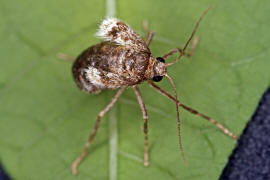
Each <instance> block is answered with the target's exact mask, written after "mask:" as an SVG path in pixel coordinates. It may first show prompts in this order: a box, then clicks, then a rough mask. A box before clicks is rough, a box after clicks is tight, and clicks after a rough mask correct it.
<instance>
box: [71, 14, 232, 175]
mask: <svg viewBox="0 0 270 180" xmlns="http://www.w3.org/2000/svg"><path fill="white" fill-rule="evenodd" d="M207 11H208V10H206V11H205V12H204V14H203V15H202V16H201V18H200V19H199V21H198V22H197V24H196V26H195V28H194V30H193V32H192V34H191V36H190V38H189V40H188V41H187V43H186V44H185V46H184V48H183V49H182V50H180V49H178V48H175V49H173V50H171V51H170V52H169V53H167V54H165V55H164V56H162V57H157V58H154V57H153V56H152V54H151V52H150V50H149V48H148V46H149V44H150V42H151V40H152V38H153V35H154V33H152V32H151V33H150V35H149V37H148V38H147V41H146V42H145V41H144V40H143V39H142V38H141V37H140V36H139V35H138V34H136V33H135V31H133V30H132V29H131V28H130V27H129V26H128V25H126V24H125V23H123V22H122V21H120V20H118V19H115V18H108V19H105V20H104V21H103V22H102V23H101V25H100V28H99V32H98V33H97V35H98V36H99V37H101V38H103V39H104V40H105V41H103V42H101V43H99V44H96V45H94V46H91V47H90V48H88V49H86V50H85V51H83V52H82V53H81V54H80V55H79V56H78V57H77V58H76V60H75V62H74V64H73V66H72V73H73V77H74V80H75V82H76V84H77V86H78V87H79V88H80V89H81V90H83V91H85V92H87V93H99V92H100V91H102V90H104V89H117V88H119V90H118V91H117V93H116V95H115V96H114V97H113V98H112V100H111V102H110V103H109V104H108V105H107V106H106V107H105V108H104V109H103V110H102V111H101V112H100V113H99V114H98V117H97V121H96V124H95V126H94V129H93V130H92V132H91V133H90V136H89V138H88V140H87V142H86V144H85V147H84V150H83V152H82V154H81V155H80V156H79V157H78V158H77V159H76V160H75V161H74V163H73V164H72V172H73V174H74V175H76V174H77V167H78V165H79V164H80V162H81V161H82V160H83V159H84V157H85V156H86V154H87V152H88V150H89V148H90V145H91V143H92V141H93V139H94V138H95V136H96V133H97V130H98V128H99V125H100V120H101V118H102V117H103V116H104V115H105V114H106V112H108V111H109V110H110V109H111V108H112V107H113V105H114V104H115V102H116V101H117V100H118V98H119V97H120V96H121V94H122V93H123V92H124V90H125V88H126V87H132V88H133V89H134V92H135V94H136V96H137V99H138V103H139V105H140V108H141V110H142V114H143V120H144V130H143V132H144V165H145V166H148V165H149V158H148V123H147V121H148V116H147V111H146V108H145V105H144V102H143V99H142V95H141V93H140V91H139V88H138V85H139V84H140V83H141V82H144V81H147V82H148V84H149V85H150V86H151V87H153V88H154V89H155V90H157V91H158V92H159V93H161V94H162V95H164V96H166V97H167V98H169V99H171V100H172V101H174V102H175V103H176V111H177V122H178V126H177V127H178V136H179V146H180V151H181V153H182V157H183V158H184V153H183V148H182V143H181V136H180V118H179V111H178V107H179V106H181V107H183V108H184V109H186V110H187V111H189V112H191V113H193V114H195V115H198V116H200V117H202V118H205V119H207V120H209V121H210V122H212V123H213V124H215V125H216V126H217V127H218V128H219V129H221V130H222V131H223V132H224V133H225V134H226V135H228V136H230V137H232V138H234V139H237V136H235V135H234V134H233V133H231V132H230V131H229V130H228V129H226V128H225V127H224V126H222V125H221V124H220V123H218V122H217V121H215V120H214V119H212V118H210V117H208V116H206V115H204V114H201V113H199V112H198V111H196V110H194V109H192V108H190V107H188V106H186V105H183V104H182V103H181V102H180V101H179V100H178V99H177V93H176V88H175V85H174V83H173V81H172V79H171V78H170V76H169V75H168V74H167V73H166V68H167V67H169V66H170V65H172V64H174V63H176V62H178V60H179V59H180V58H181V57H182V56H183V55H186V54H185V49H186V48H187V46H188V44H189V42H190V41H191V39H192V37H193V36H194V33H195V32H196V29H197V27H198V25H199V23H200V21H201V19H202V17H203V16H204V15H205V14H206V12H207ZM177 52H179V53H180V55H179V56H178V57H177V59H175V60H174V61H173V62H170V63H166V64H165V59H167V58H168V57H169V56H171V55H172V54H175V53H177ZM163 77H166V78H167V79H168V80H169V82H170V84H171V85H172V87H173V89H174V96H172V95H170V94H169V93H167V92H166V91H164V90H163V89H161V88H160V87H158V86H157V85H156V84H154V83H153V81H155V82H158V81H160V80H162V78H163ZM184 161H185V158H184Z"/></svg>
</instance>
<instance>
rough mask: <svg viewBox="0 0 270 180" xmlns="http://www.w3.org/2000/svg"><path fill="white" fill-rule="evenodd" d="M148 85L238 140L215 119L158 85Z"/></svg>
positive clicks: (150, 82)
mask: <svg viewBox="0 0 270 180" xmlns="http://www.w3.org/2000/svg"><path fill="white" fill-rule="evenodd" d="M148 84H149V86H150V87H152V88H154V89H155V90H156V91H157V92H159V93H160V94H162V95H163V96H165V97H167V98H168V99H170V100H172V101H174V102H177V103H178V106H180V107H182V108H183V109H185V110H187V111H189V112H190V113H192V114H194V115H196V116H199V117H201V118H203V119H206V120H208V121H209V122H211V123H213V124H214V125H215V126H216V127H217V128H219V129H220V130H221V131H222V132H223V133H224V134H226V135H227V136H229V137H231V138H233V139H235V140H237V139H238V136H236V135H235V134H234V133H232V132H231V131H230V130H229V129H227V128H225V127H224V126H223V125H222V124H221V123H219V122H217V121H216V120H214V119H213V118H211V117H209V116H207V115H205V114H202V113H200V112H198V111H197V110H195V109H193V108H191V107H189V106H186V105H184V104H182V103H181V102H180V101H177V100H176V99H175V98H174V97H173V96H172V95H170V94H169V93H167V92H166V91H165V90H163V89H162V88H160V87H159V86H157V85H156V84H154V83H153V82H152V81H148Z"/></svg>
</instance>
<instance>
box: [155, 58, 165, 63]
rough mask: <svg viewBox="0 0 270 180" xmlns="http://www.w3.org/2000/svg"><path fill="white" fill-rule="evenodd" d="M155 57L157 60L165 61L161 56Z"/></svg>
mask: <svg viewBox="0 0 270 180" xmlns="http://www.w3.org/2000/svg"><path fill="white" fill-rule="evenodd" d="M156 59H157V60H158V61H159V62H163V63H165V60H164V59H163V58H162V57H157V58H156Z"/></svg>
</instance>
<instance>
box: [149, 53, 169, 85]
mask: <svg viewBox="0 0 270 180" xmlns="http://www.w3.org/2000/svg"><path fill="white" fill-rule="evenodd" d="M165 74H166V65H165V60H164V59H163V58H162V57H157V58H156V62H155V65H154V77H153V78H152V80H153V81H155V82H159V81H161V80H162V78H163V76H164V75H165Z"/></svg>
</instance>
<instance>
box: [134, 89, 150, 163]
mask: <svg viewBox="0 0 270 180" xmlns="http://www.w3.org/2000/svg"><path fill="white" fill-rule="evenodd" d="M133 89H134V92H135V94H136V96H137V99H138V103H139V105H140V108H141V110H142V114H143V121H144V124H143V133H144V166H145V167H147V166H149V147H148V146H149V143H148V115H147V111H146V108H145V105H144V102H143V99H142V95H141V92H140V90H139V88H138V86H134V87H133Z"/></svg>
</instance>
